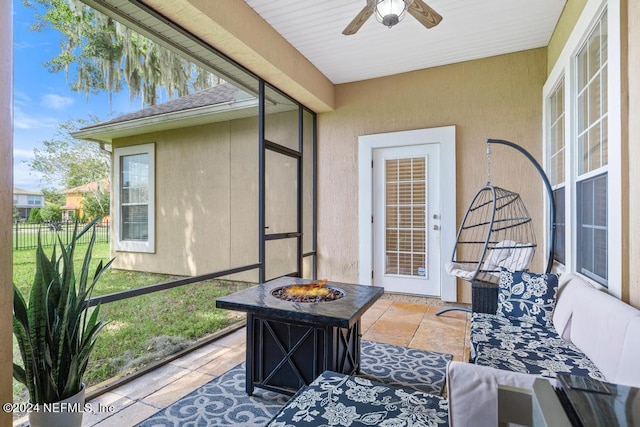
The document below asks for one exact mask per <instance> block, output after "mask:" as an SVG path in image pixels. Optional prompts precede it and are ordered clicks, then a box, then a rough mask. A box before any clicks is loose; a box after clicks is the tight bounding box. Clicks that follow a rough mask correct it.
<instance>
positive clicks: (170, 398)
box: [142, 371, 215, 409]
mask: <svg viewBox="0 0 640 427" xmlns="http://www.w3.org/2000/svg"><path fill="white" fill-rule="evenodd" d="M214 378H215V376H214V375H209V374H205V373H202V372H197V371H193V372H190V373H188V374H187V375H185V376H183V377H181V378H179V379H177V380H175V381H174V382H172V383H170V384H168V385H166V386H164V387H162V388H161V389H160V390H157V391H156V392H155V393H151V394H150V395H148V396H147V397H145V398H144V399H142V401H143V402H144V403H146V404H148V405H151V406H155V407H156V408H158V409H161V408H164V407H166V406H168V405H169V404H171V403H173V402H175V401H176V400H178V399H180V398H182V397H184V396H186V395H187V394H189V393H191V392H192V391H193V390H195V389H197V388H199V387H201V386H203V385H205V384H206V383H208V382H209V381H211V380H212V379H214Z"/></svg>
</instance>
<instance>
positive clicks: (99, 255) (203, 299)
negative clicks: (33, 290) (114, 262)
mask: <svg viewBox="0 0 640 427" xmlns="http://www.w3.org/2000/svg"><path fill="white" fill-rule="evenodd" d="M85 247H86V246H84V245H78V246H77V250H76V268H79V267H80V265H81V258H82V256H83V255H84V248H85ZM45 251H47V249H45ZM47 253H49V254H50V249H49V250H48V252H47ZM13 257H14V258H13V280H14V283H15V284H16V285H17V286H18V288H19V289H20V291H21V292H22V293H23V294H24V295H25V298H28V292H29V289H30V287H31V282H32V281H33V274H34V264H33V263H34V260H35V250H21V251H14V253H13ZM108 259H109V245H108V244H106V243H100V244H96V245H95V246H94V251H93V262H94V263H95V265H97V263H98V262H99V261H100V260H103V262H105V263H106V262H107V261H108ZM92 271H95V266H94V267H92ZM177 278H178V277H177V276H168V275H163V274H151V273H141V272H131V271H122V270H111V269H110V270H108V271H107V272H105V274H104V275H103V276H102V277H101V278H100V281H99V282H98V284H97V285H96V288H95V291H94V295H104V294H109V293H112V292H117V291H123V290H126V289H132V288H137V287H140V286H144V285H149V284H155V283H162V282H166V281H170V280H175V279H177ZM247 285H248V284H244V283H237V282H230V281H224V280H210V281H206V282H200V283H196V284H191V285H185V286H181V287H178V288H174V289H171V290H168V291H161V292H156V293H153V294H149V295H143V296H139V297H135V298H130V299H127V300H122V301H116V302H112V303H108V304H104V305H103V306H102V307H101V308H100V313H101V317H104V318H105V319H107V320H108V321H109V324H108V325H107V326H106V327H105V329H104V330H103V331H102V333H101V334H100V336H99V337H98V341H97V343H96V346H95V348H94V351H93V353H92V355H91V360H90V362H89V367H88V369H87V373H86V376H85V382H86V383H87V384H88V385H93V384H97V383H99V382H101V381H104V380H106V379H108V378H111V377H113V376H116V375H118V374H120V373H123V372H127V371H130V370H135V369H136V368H139V367H142V366H144V365H146V364H148V363H151V362H154V361H156V360H159V359H161V358H162V357H164V356H167V355H169V354H172V353H175V352H176V351H179V350H181V349H183V348H186V347H188V346H189V345H191V344H193V343H194V342H195V341H196V340H197V339H198V338H202V337H203V336H205V335H208V334H211V333H213V332H216V331H218V330H220V329H222V328H224V327H226V326H229V325H230V324H232V323H235V322H237V321H239V320H241V319H243V318H244V316H243V315H241V314H240V313H237V312H228V311H226V310H220V309H217V308H216V307H215V301H216V298H217V297H219V296H223V295H227V294H229V293H232V292H235V291H237V290H239V289H242V288H244V287H246V286H247ZM13 351H14V361H20V354H19V350H18V348H17V345H16V343H15V339H14V347H13ZM20 363H21V362H20ZM27 399H28V395H27V393H26V388H25V387H23V386H22V384H19V383H17V382H16V381H15V380H14V401H15V402H25V401H27Z"/></svg>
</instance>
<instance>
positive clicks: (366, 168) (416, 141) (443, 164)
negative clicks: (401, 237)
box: [358, 126, 457, 301]
mask: <svg viewBox="0 0 640 427" xmlns="http://www.w3.org/2000/svg"><path fill="white" fill-rule="evenodd" d="M424 144H440V171H441V173H440V176H441V178H442V179H440V194H441V197H440V204H441V206H440V215H441V218H456V197H445V195H446V194H456V128H455V126H443V127H437V128H429V129H416V130H408V131H400V132H388V133H379V134H374V135H361V136H359V137H358V242H359V243H358V283H361V284H368V285H371V284H372V278H371V275H372V272H373V224H372V223H371V218H372V216H373V167H372V165H373V150H375V149H377V148H394V147H404V146H408V145H424ZM440 227H441V232H440V238H441V248H440V257H441V262H440V282H441V292H440V294H441V297H440V298H441V299H442V300H443V301H457V285H456V280H455V278H454V277H452V276H450V275H448V274H447V272H446V271H445V268H444V263H445V262H446V261H447V260H448V258H449V256H450V254H452V253H453V247H454V245H455V241H456V233H457V221H441V226H440Z"/></svg>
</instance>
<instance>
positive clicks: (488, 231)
mask: <svg viewBox="0 0 640 427" xmlns="http://www.w3.org/2000/svg"><path fill="white" fill-rule="evenodd" d="M491 144H500V145H506V146H509V147H511V148H514V149H515V150H517V151H518V152H520V153H522V154H523V155H524V156H525V157H526V158H527V159H528V160H529V161H530V162H531V163H532V164H533V166H534V167H535V168H536V170H537V171H538V173H539V174H540V176H541V178H542V181H543V183H544V186H545V189H546V192H547V196H548V198H549V201H548V207H549V229H548V232H549V234H548V238H547V243H548V248H549V253H548V256H547V267H546V272H547V273H548V272H550V271H551V268H552V267H553V253H554V243H555V203H554V199H553V190H552V188H551V184H550V182H549V179H548V178H547V175H546V174H545V173H544V170H543V169H542V167H541V166H540V164H539V163H538V162H537V161H536V159H535V158H534V157H533V156H532V155H531V154H530V153H529V152H528V151H527V150H525V149H524V148H522V147H521V146H519V145H517V144H514V143H513V142H510V141H504V140H500V139H489V140H487V184H486V185H485V186H483V187H482V188H480V189H479V190H478V192H477V193H476V195H475V196H474V197H473V199H472V200H471V203H470V204H469V207H468V209H467V211H466V213H465V215H464V218H463V220H462V223H461V225H460V228H459V229H458V234H457V238H456V243H455V245H454V250H453V254H452V256H451V261H450V262H448V263H446V264H445V269H446V270H447V273H448V274H450V275H452V276H455V277H458V278H460V279H462V280H465V281H468V282H470V283H471V308H467V307H457V306H451V307H445V308H443V309H441V310H440V311H438V312H437V313H436V315H441V314H443V313H446V312H448V311H453V310H456V311H466V312H480V313H495V312H496V309H497V300H498V281H499V277H500V271H501V270H502V269H503V268H505V269H508V270H511V271H523V270H528V269H529V265H530V264H531V262H532V260H533V256H534V254H535V250H536V248H537V243H536V238H535V233H534V230H533V223H532V220H531V216H530V215H529V212H528V211H527V208H526V206H525V204H524V202H523V201H522V198H521V197H520V195H519V194H518V193H515V192H513V191H510V190H506V189H504V188H501V187H496V186H493V185H491V173H490V170H491V157H490V156H491V148H490V145H491Z"/></svg>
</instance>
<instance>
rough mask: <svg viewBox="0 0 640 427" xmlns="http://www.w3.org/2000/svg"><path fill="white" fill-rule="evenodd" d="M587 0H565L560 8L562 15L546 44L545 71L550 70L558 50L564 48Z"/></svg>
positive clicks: (557, 55)
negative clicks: (562, 7) (561, 8)
mask: <svg viewBox="0 0 640 427" xmlns="http://www.w3.org/2000/svg"><path fill="white" fill-rule="evenodd" d="M586 4H587V0H567V2H566V3H565V5H564V9H563V10H562V15H560V19H559V20H558V23H557V24H556V28H555V29H554V31H553V35H552V37H551V40H549V45H548V46H547V50H548V55H547V73H548V72H550V71H551V69H552V68H553V66H554V65H555V64H556V61H557V60H558V58H559V57H560V52H562V49H563V48H564V46H565V44H566V43H567V40H568V39H569V36H570V35H571V31H572V30H573V27H575V25H576V22H577V21H578V18H579V17H580V14H581V13H582V10H583V9H584V6H585V5H586Z"/></svg>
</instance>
